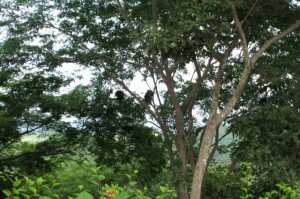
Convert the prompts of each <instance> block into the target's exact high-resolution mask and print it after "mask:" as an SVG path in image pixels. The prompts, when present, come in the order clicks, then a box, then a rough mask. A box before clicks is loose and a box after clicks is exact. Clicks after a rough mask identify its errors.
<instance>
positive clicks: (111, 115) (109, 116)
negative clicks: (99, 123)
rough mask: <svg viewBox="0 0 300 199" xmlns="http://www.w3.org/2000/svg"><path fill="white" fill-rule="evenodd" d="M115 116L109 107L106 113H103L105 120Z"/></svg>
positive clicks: (112, 109) (113, 110)
mask: <svg viewBox="0 0 300 199" xmlns="http://www.w3.org/2000/svg"><path fill="white" fill-rule="evenodd" d="M114 115H115V109H114V108H112V107H109V108H107V109H106V112H105V116H106V118H111V117H113V116H114Z"/></svg>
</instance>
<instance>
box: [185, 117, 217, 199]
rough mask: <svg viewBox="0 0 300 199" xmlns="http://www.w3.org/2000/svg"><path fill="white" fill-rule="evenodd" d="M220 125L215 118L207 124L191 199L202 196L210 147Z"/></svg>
mask: <svg viewBox="0 0 300 199" xmlns="http://www.w3.org/2000/svg"><path fill="white" fill-rule="evenodd" d="M220 123H221V122H220V121H219V120H218V118H216V117H215V116H212V117H210V119H209V121H208V123H207V127H206V129H205V132H204V136H203V140H202V144H201V147H200V152H199V155H198V161H197V165H196V167H195V170H194V176H193V183H192V193H191V199H199V198H200V196H201V187H202V181H203V176H204V173H205V170H206V166H207V161H208V157H209V151H210V146H211V144H212V141H213V138H214V133H215V130H216V128H217V126H218V125H219V124H220Z"/></svg>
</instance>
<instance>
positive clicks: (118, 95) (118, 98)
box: [115, 91, 124, 101]
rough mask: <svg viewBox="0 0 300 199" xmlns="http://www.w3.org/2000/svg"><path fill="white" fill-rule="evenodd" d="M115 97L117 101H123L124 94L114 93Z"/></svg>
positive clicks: (120, 92)
mask: <svg viewBox="0 0 300 199" xmlns="http://www.w3.org/2000/svg"><path fill="white" fill-rule="evenodd" d="M115 96H116V97H117V100H120V101H121V100H123V99H124V93H123V92H122V91H116V93H115Z"/></svg>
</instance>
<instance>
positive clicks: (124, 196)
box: [115, 191, 130, 199]
mask: <svg viewBox="0 0 300 199" xmlns="http://www.w3.org/2000/svg"><path fill="white" fill-rule="evenodd" d="M129 197H130V195H129V194H128V193H127V192H126V191H124V192H122V193H120V194H118V195H117V196H116V197H115V198H116V199H127V198H129Z"/></svg>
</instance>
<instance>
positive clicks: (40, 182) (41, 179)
mask: <svg viewBox="0 0 300 199" xmlns="http://www.w3.org/2000/svg"><path fill="white" fill-rule="evenodd" d="M44 181H45V180H44V179H43V178H42V177H39V178H38V179H36V183H37V184H38V185H41V184H42V183H43V182H44Z"/></svg>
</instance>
